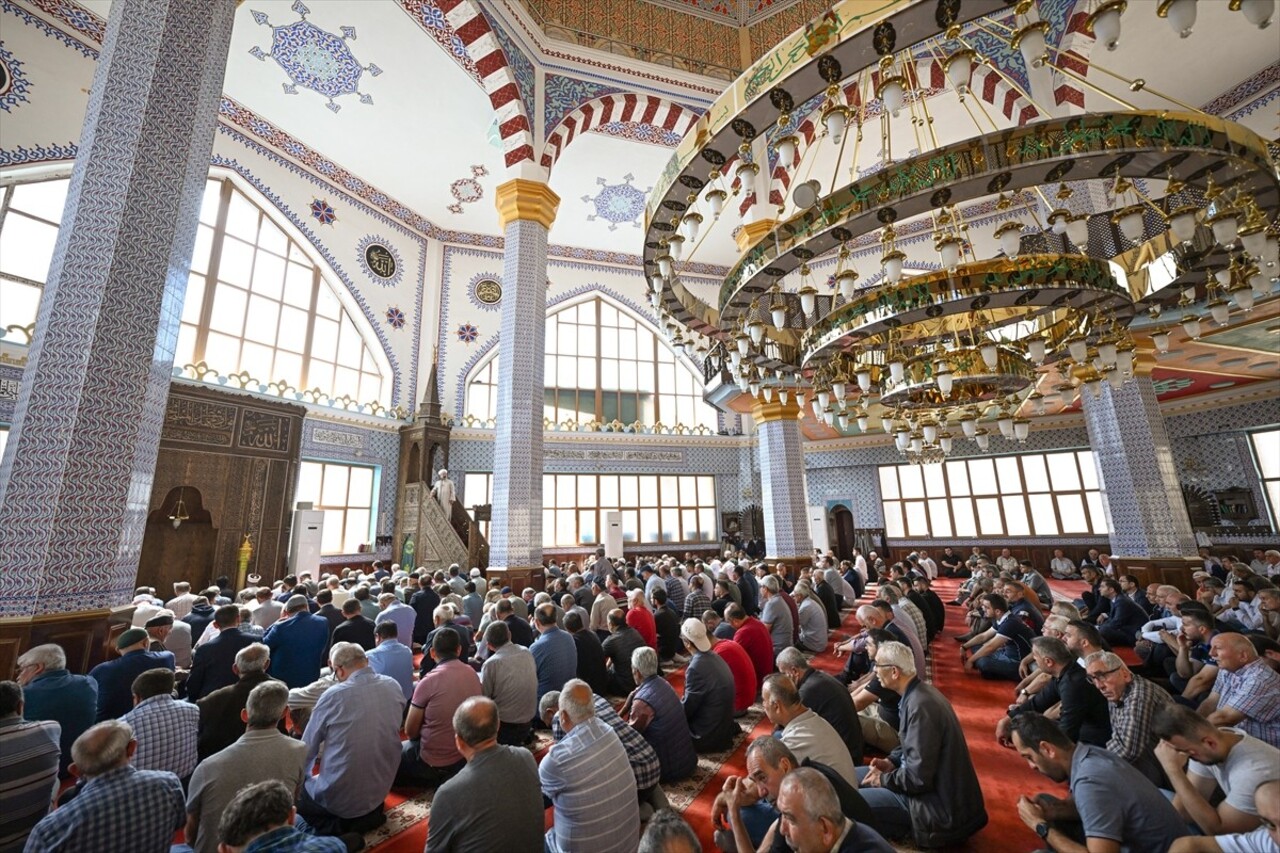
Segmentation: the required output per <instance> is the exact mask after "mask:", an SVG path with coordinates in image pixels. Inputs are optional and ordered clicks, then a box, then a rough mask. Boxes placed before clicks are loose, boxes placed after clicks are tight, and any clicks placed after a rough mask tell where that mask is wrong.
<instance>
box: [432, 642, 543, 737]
mask: <svg viewBox="0 0 1280 853" xmlns="http://www.w3.org/2000/svg"><path fill="white" fill-rule="evenodd" d="M554 624H555V623H554V622H553V623H552V625H553V626H554ZM484 641H485V645H486V646H487V647H488V649H489V654H488V655H487V656H486V657H485V659H484V664H483V665H482V666H481V667H480V688H481V690H482V691H483V693H484V695H485V696H487V697H489V698H490V699H492V700H493V702H494V704H495V705H497V708H498V719H499V726H498V743H501V744H504V745H507V746H522V745H524V744H525V743H526V742H527V741H528V740H529V737H530V728H529V725H530V723H531V722H532V721H533V715H534V713H535V712H536V711H537V707H538V664H537V661H536V660H535V658H534V656H533V653H532V651H530V650H529V649H526V648H525V647H524V646H522V645H520V644H519V643H513V642H511V631H510V629H509V628H507V623H506V622H502V621H496V622H490V623H489V627H487V628H485V629H484ZM534 645H535V646H536V645H537V643H536V642H535V643H534ZM438 669H439V667H438V666H437V667H436V668H435V669H433V670H431V673H429V674H428V675H427V678H431V677H432V676H433V675H434V674H435V672H436V671H437V670H438ZM567 680H568V679H566V681H567ZM463 681H469V679H466V678H465V674H464V676H463V677H462V678H461V679H459V685H460V686H461V683H462V682H463ZM561 683H563V682H561ZM444 710H445V709H441V711H440V713H443V711H444ZM459 755H461V753H459Z"/></svg>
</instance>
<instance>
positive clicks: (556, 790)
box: [538, 678, 640, 853]
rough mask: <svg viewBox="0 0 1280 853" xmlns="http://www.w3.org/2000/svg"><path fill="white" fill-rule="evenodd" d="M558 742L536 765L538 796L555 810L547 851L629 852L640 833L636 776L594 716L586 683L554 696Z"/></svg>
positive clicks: (617, 744) (615, 739)
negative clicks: (559, 728)
mask: <svg viewBox="0 0 1280 853" xmlns="http://www.w3.org/2000/svg"><path fill="white" fill-rule="evenodd" d="M558 717H559V720H560V725H561V726H562V727H563V728H564V730H565V733H566V734H565V738H564V740H562V741H560V742H559V743H557V744H556V745H555V746H553V747H552V748H551V749H550V751H549V752H547V754H546V756H545V757H544V758H543V759H542V763H541V764H539V765H538V778H539V780H540V781H541V782H542V793H543V795H544V796H545V797H547V798H548V799H550V800H551V804H552V806H554V808H555V825H554V826H553V827H552V828H551V829H549V830H547V835H546V850H547V853H576V851H580V850H582V851H586V850H589V851H591V853H634V851H635V849H636V839H637V838H638V837H639V835H640V807H639V803H638V802H637V801H636V793H635V786H636V777H635V774H634V773H632V772H631V763H630V762H629V761H628V760H627V751H626V749H624V748H623V746H622V741H621V740H619V739H618V735H617V734H616V733H615V732H614V731H613V729H611V728H610V727H609V726H608V725H606V724H605V723H604V722H602V721H601V720H600V719H599V718H597V717H596V715H595V698H594V696H593V695H592V693H591V688H590V687H588V686H587V684H586V682H583V681H579V680H578V679H576V678H575V679H573V680H572V681H570V682H569V683H568V684H566V685H565V686H564V690H563V691H561V693H560V711H559V714H558Z"/></svg>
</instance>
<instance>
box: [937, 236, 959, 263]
mask: <svg viewBox="0 0 1280 853" xmlns="http://www.w3.org/2000/svg"><path fill="white" fill-rule="evenodd" d="M963 245H964V242H963V241H962V240H961V239H960V238H959V237H956V236H947V237H943V238H942V239H941V240H939V241H938V244H937V248H938V254H939V255H940V256H941V258H942V268H943V269H945V270H948V271H952V270H955V268H956V267H958V266H959V265H960V248H961V246H963Z"/></svg>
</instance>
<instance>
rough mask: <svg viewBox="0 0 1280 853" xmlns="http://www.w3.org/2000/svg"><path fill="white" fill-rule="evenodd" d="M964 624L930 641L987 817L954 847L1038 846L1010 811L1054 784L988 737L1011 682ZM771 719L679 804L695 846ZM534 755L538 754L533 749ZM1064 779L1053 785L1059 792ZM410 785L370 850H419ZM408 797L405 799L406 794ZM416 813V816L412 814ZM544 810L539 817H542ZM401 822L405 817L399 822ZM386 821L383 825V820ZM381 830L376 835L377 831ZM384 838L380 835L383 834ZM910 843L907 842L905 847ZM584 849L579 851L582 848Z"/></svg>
mask: <svg viewBox="0 0 1280 853" xmlns="http://www.w3.org/2000/svg"><path fill="white" fill-rule="evenodd" d="M1052 583H1053V585H1054V587H1055V588H1057V589H1059V590H1060V591H1062V592H1072V593H1074V592H1075V591H1076V590H1077V589H1078V588H1079V584H1072V583H1068V582H1056V581H1055V582H1052ZM958 585H959V581H952V580H946V579H940V580H939V581H938V582H937V584H936V585H935V591H936V592H937V593H938V595H939V596H941V597H942V599H943V600H944V601H946V600H949V599H951V598H952V597H953V596H954V595H955V589H956V587H957V586H958ZM844 627H845V630H846V631H849V630H855V631H856V630H857V627H858V626H857V621H856V620H855V619H854V618H853V616H852V615H849V616H848V617H847V618H846V619H845V624H844ZM966 630H968V626H967V624H966V623H965V621H964V616H963V610H962V608H959V607H948V608H947V625H946V628H945V629H944V631H943V634H942V636H941V637H939V638H938V639H937V640H935V641H934V644H933V646H932V654H931V665H932V670H933V681H934V684H935V685H936V686H937V687H938V689H939V690H941V691H942V692H943V693H944V694H945V695H946V696H947V697H948V698H949V699H950V700H951V702H952V704H953V705H954V707H955V710H956V714H957V716H958V717H959V718H960V723H961V725H962V726H963V727H964V730H965V734H966V736H967V738H968V742H969V750H970V753H971V754H972V756H973V763H974V766H975V767H976V768H977V771H978V776H979V778H980V779H981V780H982V793H983V796H984V798H985V800H986V808H987V815H988V818H989V822H988V824H987V826H986V828H985V829H983V831H982V832H980V833H978V834H977V835H975V836H974V837H973V838H972V839H970V840H969V842H968V843H967V844H965V845H964V846H962V847H959V848H955V849H957V850H963V851H971V853H1025V851H1028V850H1033V849H1035V848H1036V847H1038V846H1040V844H1039V839H1038V838H1037V837H1036V835H1035V833H1033V832H1032V831H1031V830H1029V829H1027V828H1026V827H1025V826H1024V825H1023V823H1022V821H1021V820H1020V819H1019V818H1018V814H1017V809H1016V803H1017V800H1018V798H1019V797H1020V796H1022V795H1024V794H1034V793H1036V792H1039V791H1053V790H1054V788H1055V787H1059V786H1055V785H1054V784H1053V783H1052V782H1050V781H1049V780H1048V779H1046V778H1045V777H1043V776H1041V775H1040V774H1039V773H1037V772H1036V771H1034V770H1032V769H1031V768H1030V767H1028V766H1027V764H1026V762H1025V761H1023V760H1022V759H1021V758H1019V757H1018V755H1017V754H1016V753H1014V752H1013V751H1011V750H1008V749H1004V748H1003V747H1001V746H1000V745H999V744H997V743H996V741H995V737H994V735H993V732H994V731H995V724H996V720H997V719H999V717H1000V716H1001V715H1002V714H1003V713H1004V711H1005V709H1006V708H1007V707H1008V705H1009V702H1010V699H1011V696H1012V693H1013V683H1012V682H1004V681H986V680H984V679H983V678H982V677H981V676H979V675H977V674H976V673H974V674H969V673H966V672H965V671H964V668H963V666H962V664H961V663H960V652H959V646H958V644H957V643H956V642H955V641H954V640H953V639H952V637H955V636H957V635H960V634H963V633H964V632H965V631H966ZM813 665H814V666H815V667H817V668H819V669H822V670H825V671H827V672H836V671H838V670H839V669H840V667H841V665H842V661H840V660H837V659H836V658H835V656H834V655H833V654H831V652H830V651H827V652H824V653H822V654H820V655H818V656H817V657H815V658H814V659H813ZM669 680H670V681H671V682H672V684H673V685H674V686H675V687H676V690H677V692H679V691H681V690H682V689H683V686H684V684H683V682H684V672H683V670H680V671H677V672H674V673H672V674H671V675H670V676H669ZM770 730H771V726H770V724H769V721H768V719H767V718H763V719H761V720H760V722H759V723H757V724H756V726H755V728H754V729H753V730H752V731H751V732H750V733H749V735H748V737H746V738H744V739H743V741H742V743H741V744H739V746H738V748H737V749H735V750H734V751H733V752H732V753H731V754H730V755H729V757H728V758H727V759H726V760H725V762H724V764H723V765H722V766H721V767H720V768H719V769H718V770H717V771H716V772H715V773H714V774H713V775H712V776H711V777H710V778H709V779H708V780H707V782H706V783H705V785H704V787H703V788H702V791H701V792H700V793H698V794H697V796H696V797H694V798H693V801H692V802H691V803H690V804H689V806H688V807H687V808H686V809H685V811H684V813H683V814H684V816H685V819H686V820H688V821H689V823H690V825H692V826H693V828H694V831H695V832H696V833H697V834H698V838H699V839H700V840H701V841H702V847H703V850H705V851H708V853H710V851H714V850H716V847H715V845H714V843H713V842H712V832H713V830H714V827H712V825H711V805H712V802H713V801H714V799H715V795H716V793H717V792H719V790H720V788H721V786H722V785H723V784H724V780H725V778H726V777H728V776H730V775H735V774H737V775H743V774H745V771H746V760H745V753H746V746H747V744H748V743H749V742H750V741H751V740H752V739H753V738H755V737H758V736H760V735H764V734H767V733H768V732H769V731H770ZM539 757H540V756H539ZM1064 791H1065V786H1060V789H1059V790H1058V791H1056V792H1055V793H1057V794H1059V795H1062V794H1063V792H1064ZM415 793H416V792H408V791H405V792H401V791H392V792H391V794H390V795H389V796H388V798H387V807H388V809H389V810H391V809H393V808H394V807H399V811H400V812H401V814H400V815H399V820H397V821H396V823H398V824H399V827H397V829H396V830H394V834H390V833H388V834H382V833H378V834H377V835H371V836H370V839H369V840H370V841H371V842H372V841H374V840H375V838H376V839H377V842H378V843H375V844H373V846H371V847H370V848H369V849H371V850H373V851H376V852H377V853H408V851H415V853H416V851H420V850H422V849H423V848H424V846H425V844H426V837H427V819H426V817H425V812H426V809H427V804H426V803H423V802H422V801H421V798H418V799H417V800H414V799H412V798H413V797H414V794H415ZM406 801H408V802H406ZM419 814H420V815H421V817H418V815H419ZM550 816H551V812H550V810H548V812H547V819H548V823H549V822H550ZM406 824H407V825H406ZM388 828H390V827H388ZM377 836H381V837H377ZM383 839H385V840H383ZM908 849H910V848H908ZM584 853H586V852H585V851H584Z"/></svg>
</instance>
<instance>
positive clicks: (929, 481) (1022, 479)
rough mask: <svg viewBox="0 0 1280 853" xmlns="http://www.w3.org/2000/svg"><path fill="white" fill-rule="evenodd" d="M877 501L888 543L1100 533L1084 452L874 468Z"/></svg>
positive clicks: (1099, 511)
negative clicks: (880, 502) (915, 539)
mask: <svg viewBox="0 0 1280 853" xmlns="http://www.w3.org/2000/svg"><path fill="white" fill-rule="evenodd" d="M880 496H881V498H882V500H883V502H884V524H885V533H886V535H888V536H889V538H891V539H902V538H904V537H930V538H948V537H957V538H961V539H970V538H975V537H979V536H981V537H988V536H1000V537H1004V536H1058V535H1071V534H1097V535H1104V534H1106V533H1107V532H1108V531H1107V519H1106V514H1105V513H1104V512H1103V508H1102V494H1101V492H1100V491H1099V489H1098V472H1097V470H1096V469H1095V468H1094V467H1093V452H1092V451H1089V450H1068V451H1063V452H1060V453H1027V454H1023V455H1021V456H994V457H993V456H984V457H978V458H973V459H949V460H947V461H946V462H943V463H942V464H939V465H882V466H880Z"/></svg>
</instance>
